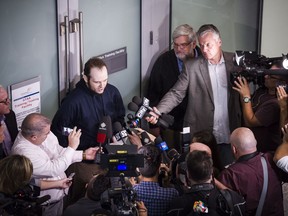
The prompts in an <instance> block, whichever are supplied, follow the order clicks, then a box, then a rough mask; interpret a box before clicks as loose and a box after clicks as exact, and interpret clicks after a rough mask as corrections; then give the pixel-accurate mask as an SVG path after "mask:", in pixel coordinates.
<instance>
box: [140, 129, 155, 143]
mask: <svg viewBox="0 0 288 216" xmlns="http://www.w3.org/2000/svg"><path fill="white" fill-rule="evenodd" d="M141 142H142V145H148V144H151V143H153V142H152V140H151V139H150V137H149V135H148V134H147V132H146V131H143V132H142V133H141Z"/></svg>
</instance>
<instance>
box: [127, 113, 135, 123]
mask: <svg viewBox="0 0 288 216" xmlns="http://www.w3.org/2000/svg"><path fill="white" fill-rule="evenodd" d="M127 118H128V119H129V120H130V121H131V120H134V116H133V114H131V113H128V114H127Z"/></svg>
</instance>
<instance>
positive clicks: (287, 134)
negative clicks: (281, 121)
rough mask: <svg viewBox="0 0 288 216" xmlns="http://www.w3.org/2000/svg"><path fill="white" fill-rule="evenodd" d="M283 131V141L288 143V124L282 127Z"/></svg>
mask: <svg viewBox="0 0 288 216" xmlns="http://www.w3.org/2000/svg"><path fill="white" fill-rule="evenodd" d="M281 130H282V133H283V143H288V124H286V125H284V127H282V128H281Z"/></svg>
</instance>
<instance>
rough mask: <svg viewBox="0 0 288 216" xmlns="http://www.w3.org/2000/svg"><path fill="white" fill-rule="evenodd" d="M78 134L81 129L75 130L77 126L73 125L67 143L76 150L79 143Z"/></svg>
mask: <svg viewBox="0 0 288 216" xmlns="http://www.w3.org/2000/svg"><path fill="white" fill-rule="evenodd" d="M80 136H81V129H79V130H77V127H74V128H73V131H72V132H71V133H70V134H69V136H68V145H69V146H70V147H71V148H73V149H75V150H76V149H77V148H78V146H79V144H80Z"/></svg>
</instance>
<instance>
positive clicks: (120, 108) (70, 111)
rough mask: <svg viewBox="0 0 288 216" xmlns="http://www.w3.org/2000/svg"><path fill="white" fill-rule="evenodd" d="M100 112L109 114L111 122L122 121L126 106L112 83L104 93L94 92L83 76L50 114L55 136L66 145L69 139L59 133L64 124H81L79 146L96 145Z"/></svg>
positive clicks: (84, 147) (103, 114)
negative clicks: (53, 113)
mask: <svg viewBox="0 0 288 216" xmlns="http://www.w3.org/2000/svg"><path fill="white" fill-rule="evenodd" d="M103 116H110V117H111V121H112V123H113V122H116V121H119V122H121V123H123V122H124V116H125V108H124V105H123V100H122V97H121V95H120V92H119V91H118V89H117V88H116V87H115V86H113V85H110V84H107V86H106V88H105V90H104V92H103V94H97V93H95V92H93V91H91V90H90V89H89V88H88V87H87V86H86V84H85V81H84V80H83V79H82V80H80V81H79V82H78V83H77V84H76V88H75V89H74V90H73V91H72V92H71V93H70V94H69V95H68V96H67V97H66V98H64V100H63V102H62V104H61V106H60V108H59V110H58V111H57V113H56V114H55V116H54V118H53V121H52V125H51V131H52V132H53V133H54V134H55V135H56V136H57V138H58V140H59V144H60V145H61V146H63V147H67V145H68V139H67V137H66V136H64V135H62V129H63V127H69V128H73V127H74V126H77V128H81V130H82V135H81V137H80V145H79V147H78V150H85V149H87V148H89V147H95V146H97V145H98V143H97V142H96V137H97V132H98V128H99V123H100V122H101V121H102V118H103ZM111 127H112V126H111Z"/></svg>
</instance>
